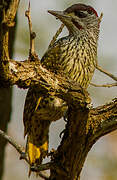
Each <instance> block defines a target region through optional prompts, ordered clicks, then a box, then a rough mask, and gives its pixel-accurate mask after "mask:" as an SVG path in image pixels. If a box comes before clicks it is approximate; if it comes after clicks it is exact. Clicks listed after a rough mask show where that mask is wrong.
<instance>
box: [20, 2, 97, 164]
mask: <svg viewBox="0 0 117 180" xmlns="http://www.w3.org/2000/svg"><path fill="white" fill-rule="evenodd" d="M48 12H49V13H50V14H51V15H53V16H55V17H56V18H57V19H58V20H60V21H61V22H62V23H63V24H64V25H65V26H66V27H67V29H68V32H69V33H68V35H67V36H65V37H62V38H60V39H58V40H56V42H55V43H54V44H53V45H52V46H51V47H49V49H48V50H47V51H46V52H45V54H44V56H43V57H42V59H41V63H42V65H43V66H44V67H45V68H47V69H48V70H49V71H51V72H54V73H56V74H57V73H60V72H64V74H65V75H66V76H68V77H69V78H70V79H72V80H74V81H75V82H77V83H79V84H80V85H81V86H82V87H83V88H87V87H88V85H89V83H90V81H91V79H92V76H93V74H94V70H95V66H96V63H97V43H98V36H99V25H100V19H99V17H98V14H97V12H96V11H95V9H94V8H93V7H91V6H89V5H85V4H80V3H79V4H74V5H72V6H70V7H69V8H67V9H66V10H64V11H52V10H49V11H48ZM36 88H37V87H31V88H29V90H28V93H27V97H26V101H25V107H24V116H23V121H24V135H27V148H26V151H27V153H28V157H29V161H30V165H39V164H41V163H42V160H43V158H45V156H46V155H47V153H48V143H49V142H48V136H49V126H50V124H51V122H53V121H56V120H59V119H60V118H61V117H62V116H63V115H64V113H65V111H66V110H67V105H66V103H65V102H64V101H63V100H62V99H60V98H58V97H55V96H50V95H47V94H44V93H43V92H41V91H40V92H37V91H36Z"/></svg>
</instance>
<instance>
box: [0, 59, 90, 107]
mask: <svg viewBox="0 0 117 180" xmlns="http://www.w3.org/2000/svg"><path fill="white" fill-rule="evenodd" d="M36 58H37V57H36ZM5 63H6V65H5V66H7V67H8V71H7V77H6V79H5V81H3V79H2V77H1V79H0V81H1V82H0V84H1V85H2V86H9V85H15V84H16V85H17V86H18V87H20V88H29V87H31V86H36V85H37V86H38V88H37V90H40V89H43V90H44V91H46V93H50V94H53V95H55V94H56V95H57V96H58V97H60V98H62V99H64V100H66V101H67V102H68V103H71V100H74V101H72V102H73V103H78V102H79V103H80V105H81V106H84V105H85V104H86V103H87V104H89V103H90V98H89V97H88V93H87V92H86V91H85V90H83V89H82V88H81V87H80V86H79V85H78V84H77V83H75V82H74V81H71V80H69V79H67V78H66V77H65V76H64V74H62V73H61V74H60V75H56V74H54V73H52V72H49V71H48V70H47V69H45V68H44V67H42V65H41V63H40V61H39V59H38V58H37V59H35V61H32V62H30V61H28V60H27V61H24V62H18V61H14V60H9V61H5ZM4 76H5V74H4ZM71 92H74V95H72V93H71ZM75 93H76V94H77V95H76V97H75ZM75 98H76V99H75Z"/></svg>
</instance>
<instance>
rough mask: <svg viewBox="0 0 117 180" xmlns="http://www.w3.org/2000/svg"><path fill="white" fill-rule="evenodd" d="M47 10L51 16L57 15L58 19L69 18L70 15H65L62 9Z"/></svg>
mask: <svg viewBox="0 0 117 180" xmlns="http://www.w3.org/2000/svg"><path fill="white" fill-rule="evenodd" d="M48 12H49V13H50V14H52V15H53V16H55V17H57V18H58V19H60V20H62V19H66V18H67V19H68V18H70V16H68V15H66V14H65V12H64V11H52V10H49V11H48Z"/></svg>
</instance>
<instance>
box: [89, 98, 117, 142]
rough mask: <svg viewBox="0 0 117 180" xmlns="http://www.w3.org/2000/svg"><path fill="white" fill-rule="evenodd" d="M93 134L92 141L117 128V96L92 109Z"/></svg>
mask: <svg viewBox="0 0 117 180" xmlns="http://www.w3.org/2000/svg"><path fill="white" fill-rule="evenodd" d="M89 116H90V118H91V122H92V125H93V127H92V130H93V132H94V133H93V134H92V137H91V141H94V142H95V141H96V140H97V139H99V138H100V137H102V136H104V135H106V134H108V133H110V132H112V131H114V130H116V129H117V98H115V99H114V100H113V101H112V102H110V103H108V104H106V105H103V106H100V107H97V108H94V109H92V110H91V111H90V115H89Z"/></svg>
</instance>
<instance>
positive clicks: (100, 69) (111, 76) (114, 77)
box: [96, 65, 117, 81]
mask: <svg viewBox="0 0 117 180" xmlns="http://www.w3.org/2000/svg"><path fill="white" fill-rule="evenodd" d="M96 69H98V70H99V71H100V72H102V73H104V74H106V75H107V76H109V77H110V78H112V79H113V80H115V81H117V77H116V76H114V75H113V74H111V73H109V72H107V71H105V70H104V69H102V68H101V67H100V66H98V65H97V66H96Z"/></svg>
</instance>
